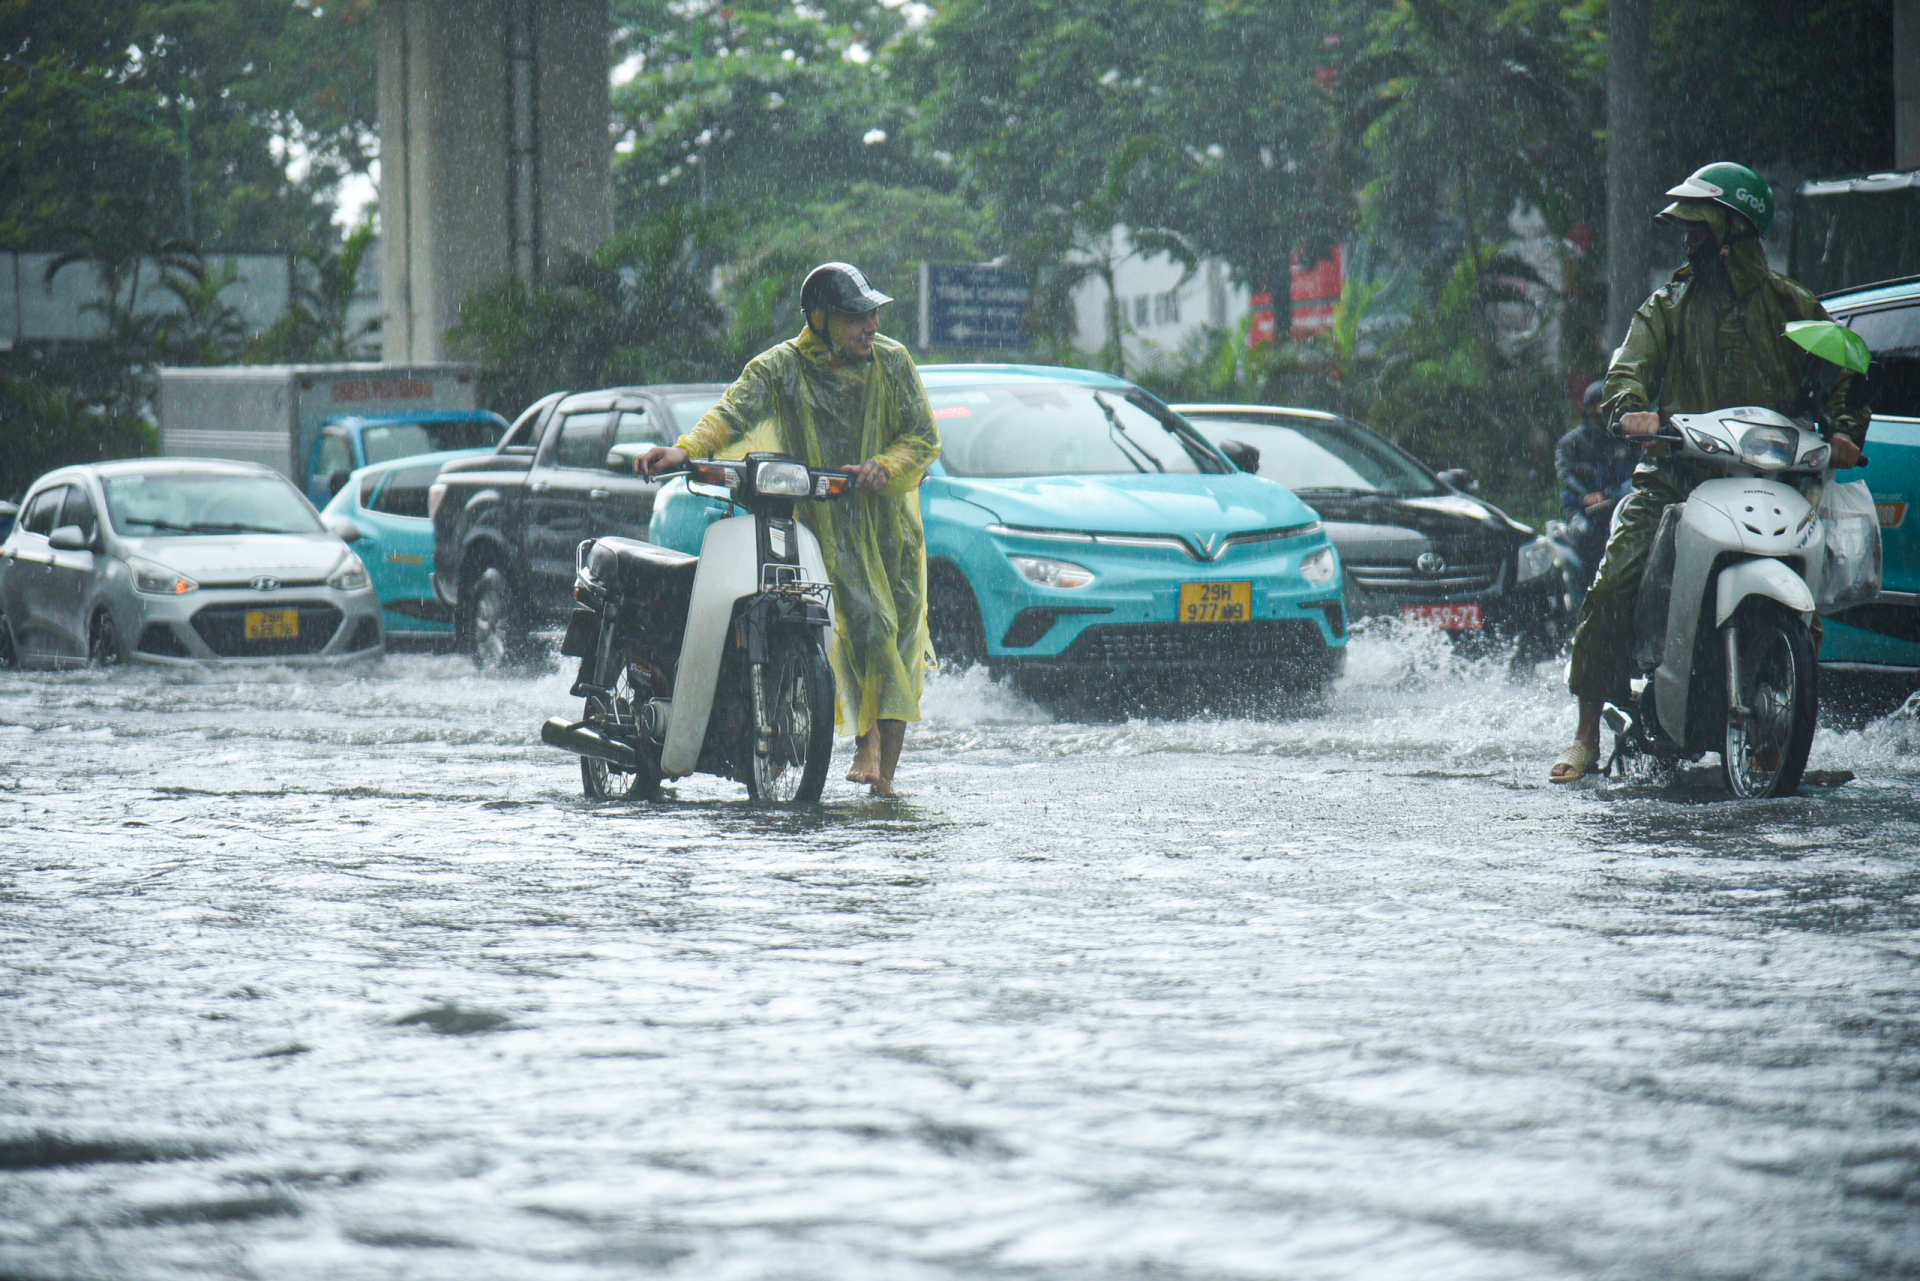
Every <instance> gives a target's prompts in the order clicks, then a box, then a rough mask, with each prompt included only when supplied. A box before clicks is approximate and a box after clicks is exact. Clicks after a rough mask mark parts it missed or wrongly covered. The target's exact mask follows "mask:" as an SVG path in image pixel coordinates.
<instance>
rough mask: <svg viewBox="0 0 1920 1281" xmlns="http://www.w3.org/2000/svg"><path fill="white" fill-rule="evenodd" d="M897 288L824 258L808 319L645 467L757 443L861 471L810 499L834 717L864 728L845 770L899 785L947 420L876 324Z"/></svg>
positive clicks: (921, 676) (851, 776) (673, 465)
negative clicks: (929, 484)
mask: <svg viewBox="0 0 1920 1281" xmlns="http://www.w3.org/2000/svg"><path fill="white" fill-rule="evenodd" d="M892 301H893V299H892V298H890V297H888V296H887V295H886V294H883V293H881V292H880V291H879V290H877V289H875V288H874V287H873V286H872V285H870V284H868V283H867V278H866V277H865V276H864V275H862V274H861V273H860V271H859V269H858V268H855V267H851V266H849V265H847V264H846V263H844V262H829V263H823V264H822V265H820V266H818V267H815V268H814V269H813V270H812V271H811V272H809V273H808V274H807V278H806V282H805V283H804V284H802V285H801V287H800V310H801V312H802V313H803V314H804V315H805V317H806V322H807V327H806V328H805V329H803V330H802V331H801V332H800V335H799V336H798V337H796V338H791V339H789V340H787V341H786V342H783V343H779V344H777V345H776V346H774V347H771V348H769V349H768V350H766V351H764V352H761V353H760V354H759V355H758V356H756V357H754V358H753V360H752V361H751V362H749V363H748V365H747V367H746V369H745V370H743V371H742V372H741V374H740V377H739V378H738V379H736V380H735V381H734V384H733V385H732V386H731V387H729V388H727V391H726V394H725V395H724V396H722V397H721V398H720V403H719V404H717V405H715V406H714V407H713V408H712V409H711V410H709V411H708V412H707V414H706V416H705V417H703V418H702V419H701V420H700V421H699V422H698V423H696V424H695V425H694V428H693V430H692V431H690V432H688V433H687V434H686V435H684V436H682V437H681V438H680V439H679V440H678V441H676V442H675V443H674V444H673V445H671V446H663V447H657V448H654V449H651V450H648V451H647V452H646V453H645V454H642V455H641V456H640V457H639V458H638V459H637V460H635V466H636V468H637V469H638V470H639V471H641V472H643V473H645V474H647V475H652V474H653V473H654V472H658V471H674V470H677V469H679V468H681V467H684V466H686V463H687V460H688V459H689V458H690V457H701V458H711V457H715V456H717V455H720V454H723V453H729V452H740V451H741V447H742V446H743V445H745V446H746V447H749V448H756V449H768V450H775V451H778V452H780V453H786V454H792V455H793V456H795V457H796V458H803V459H805V460H806V462H807V464H808V465H809V466H812V467H820V468H833V467H837V468H839V469H840V470H841V471H844V472H846V473H848V474H849V475H851V476H852V477H853V478H854V482H855V484H854V495H853V497H852V498H850V499H848V500H847V501H845V502H843V503H824V502H816V503H802V504H800V508H799V511H798V513H797V514H798V516H799V518H800V520H802V521H803V522H805V524H806V525H807V527H808V528H810V529H812V530H813V532H814V534H815V535H816V536H817V537H818V538H819V539H820V551H821V555H822V557H823V558H824V559H825V561H826V564H827V576H828V578H829V579H831V580H832V582H833V599H834V612H835V628H834V645H833V653H832V654H831V655H830V657H831V659H832V662H833V675H834V682H835V684H836V685H837V686H838V689H839V699H838V704H837V706H836V708H835V712H836V720H837V721H838V722H839V724H840V725H841V727H842V728H843V729H844V728H847V727H849V726H851V728H852V730H853V732H854V734H855V735H856V748H855V751H854V757H853V765H852V768H851V769H850V770H849V771H848V772H847V779H848V781H849V782H855V783H867V784H870V785H871V786H872V789H873V792H874V794H875V795H877V796H892V795H893V794H894V791H893V774H894V768H895V766H897V765H898V764H899V761H900V748H901V745H902V744H903V743H904V742H905V739H906V729H907V722H908V721H917V720H919V719H920V691H921V687H922V685H923V684H924V682H925V680H926V674H927V672H928V670H929V669H930V668H931V667H932V666H933V646H932V644H931V642H930V641H929V640H928V637H927V540H926V534H925V532H924V531H923V530H922V528H921V525H920V493H919V489H920V479H921V477H922V476H924V475H926V471H927V468H928V467H930V466H931V465H932V464H933V460H934V459H936V458H938V457H939V456H940V430H939V428H938V427H936V426H935V425H934V421H933V408H932V406H931V405H929V404H928V403H927V390H926V388H925V387H924V386H922V385H921V382H920V372H919V370H918V369H916V368H915V367H914V363H913V357H912V356H910V355H908V354H907V349H906V348H905V347H903V346H901V345H900V344H899V343H897V342H894V341H893V340H892V339H890V338H883V337H881V335H880V333H879V328H880V308H881V307H883V306H885V305H886V304H887V303H890V302H892Z"/></svg>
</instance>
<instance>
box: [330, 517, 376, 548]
mask: <svg viewBox="0 0 1920 1281" xmlns="http://www.w3.org/2000/svg"><path fill="white" fill-rule="evenodd" d="M320 523H321V524H323V525H325V526H326V527H327V532H328V533H329V534H332V535H333V536H334V537H335V538H337V539H339V540H340V541H341V542H343V543H357V542H359V541H360V540H361V539H362V538H365V537H366V536H367V534H366V531H365V530H363V529H361V528H360V526H358V525H356V524H354V523H353V522H352V521H350V520H348V519H347V518H346V517H345V516H322V517H321V518H320Z"/></svg>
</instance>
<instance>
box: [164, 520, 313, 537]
mask: <svg viewBox="0 0 1920 1281" xmlns="http://www.w3.org/2000/svg"><path fill="white" fill-rule="evenodd" d="M181 528H184V529H185V530H186V531H187V532H188V533H193V534H288V533H292V532H293V531H292V530H288V529H282V528H280V527H279V526H278V525H249V524H248V523H246V522H245V521H240V520H196V521H194V522H193V524H191V525H185V526H181Z"/></svg>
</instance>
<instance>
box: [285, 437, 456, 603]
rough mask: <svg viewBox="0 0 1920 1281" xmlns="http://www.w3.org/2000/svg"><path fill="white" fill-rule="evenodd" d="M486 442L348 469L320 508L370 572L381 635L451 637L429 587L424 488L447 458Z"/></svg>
mask: <svg viewBox="0 0 1920 1281" xmlns="http://www.w3.org/2000/svg"><path fill="white" fill-rule="evenodd" d="M490 452H492V451H491V450H490V449H445V450H441V451H439V452H438V453H432V454H415V455H414V456H412V457H410V458H396V459H393V460H392V461H390V462H384V463H374V464H373V465H371V466H368V467H362V468H360V469H359V470H357V471H355V472H353V473H352V474H351V475H350V476H349V477H348V479H347V482H346V483H345V484H344V485H342V486H341V487H340V490H339V492H338V493H336V494H334V496H333V500H332V501H331V502H329V503H328V504H327V505H326V508H325V509H324V510H323V511H322V512H321V513H320V518H321V520H322V521H324V522H325V523H326V526H327V528H329V529H331V530H333V531H334V532H335V533H337V534H339V535H340V536H341V537H342V538H345V539H346V540H347V541H348V542H350V543H352V544H353V550H354V551H355V552H357V553H359V555H360V560H361V561H362V563H364V564H365V565H366V567H367V573H368V574H369V575H371V576H372V578H373V588H374V592H375V594H376V595H378V597H379V598H380V613H381V621H382V622H383V623H384V624H385V626H386V631H387V639H388V640H389V641H394V640H415V641H440V640H451V639H453V619H452V617H451V616H450V614H449V612H448V610H447V608H446V606H444V605H442V604H441V603H440V601H439V600H438V599H437V598H436V597H435V596H434V594H433V585H432V583H431V582H430V581H429V578H430V576H431V575H432V573H433V521H432V519H431V518H430V517H429V516H428V514H427V487H428V486H429V485H431V484H433V482H434V478H435V477H437V476H438V475H439V474H440V467H441V465H442V464H443V463H445V462H446V461H447V460H448V459H451V458H465V457H467V456H468V455H470V454H485V453H490Z"/></svg>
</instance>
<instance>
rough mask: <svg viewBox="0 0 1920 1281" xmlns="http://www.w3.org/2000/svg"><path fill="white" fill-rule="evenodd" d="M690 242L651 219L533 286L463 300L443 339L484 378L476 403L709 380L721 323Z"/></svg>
mask: <svg viewBox="0 0 1920 1281" xmlns="http://www.w3.org/2000/svg"><path fill="white" fill-rule="evenodd" d="M695 243H697V237H696V236H695V235H694V234H693V230H692V229H691V228H690V227H688V226H686V225H685V224H683V223H678V222H676V221H675V220H674V219H670V218H663V219H656V220H655V221H654V222H652V223H649V224H648V225H646V226H644V227H642V228H639V229H638V230H636V231H633V232H630V233H627V234H626V235H622V236H615V237H614V239H612V240H610V241H609V242H608V243H607V244H605V245H603V246H602V247H601V249H600V250H599V252H598V253H596V254H594V255H592V256H585V255H579V256H575V257H573V258H571V259H569V260H567V261H566V262H565V263H564V264H563V265H562V266H561V267H560V268H559V269H558V270H557V271H554V272H552V273H551V274H550V276H549V278H548V279H546V280H544V281H542V282H541V283H540V284H538V285H535V286H529V285H527V284H526V283H525V282H523V281H521V280H519V279H516V278H511V277H509V278H507V279H503V280H500V281H497V282H495V283H493V284H491V285H486V286H482V287H481V288H479V289H477V290H475V291H474V292H473V293H471V294H469V295H468V296H467V298H466V299H465V300H464V301H463V302H462V305H461V309H460V323H459V324H457V325H455V326H454V327H453V328H452V329H451V330H449V331H448V334H447V337H448V338H449V340H450V341H451V343H452V344H453V346H454V350H455V351H456V352H457V353H458V354H460V355H461V356H462V357H464V358H466V359H470V360H473V361H475V362H477V363H478V364H480V365H481V366H482V367H483V369H484V370H485V374H484V376H483V379H482V385H481V396H480V399H481V401H482V402H483V403H485V404H489V405H503V406H514V407H519V406H523V405H527V404H530V403H531V402H532V401H534V400H535V399H537V398H538V397H540V396H542V395H545V394H546V393H547V392H550V391H555V390H558V389H561V388H567V389H571V390H587V389H591V388H595V387H606V386H613V385H617V384H622V383H648V382H682V381H689V380H707V379H711V378H713V377H715V376H716V374H715V371H716V370H717V369H718V368H719V367H720V366H721V363H722V362H721V361H720V359H719V357H718V352H719V349H720V344H721V338H722V332H723V328H722V318H721V314H720V309H719V307H718V305H716V304H715V302H714V301H713V297H712V295H710V294H709V293H708V292H707V290H706V288H705V286H704V285H703V284H702V283H701V281H700V279H699V277H698V274H697V271H696V267H695V261H694V257H693V255H692V254H691V252H690V251H689V247H690V245H692V244H695Z"/></svg>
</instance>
